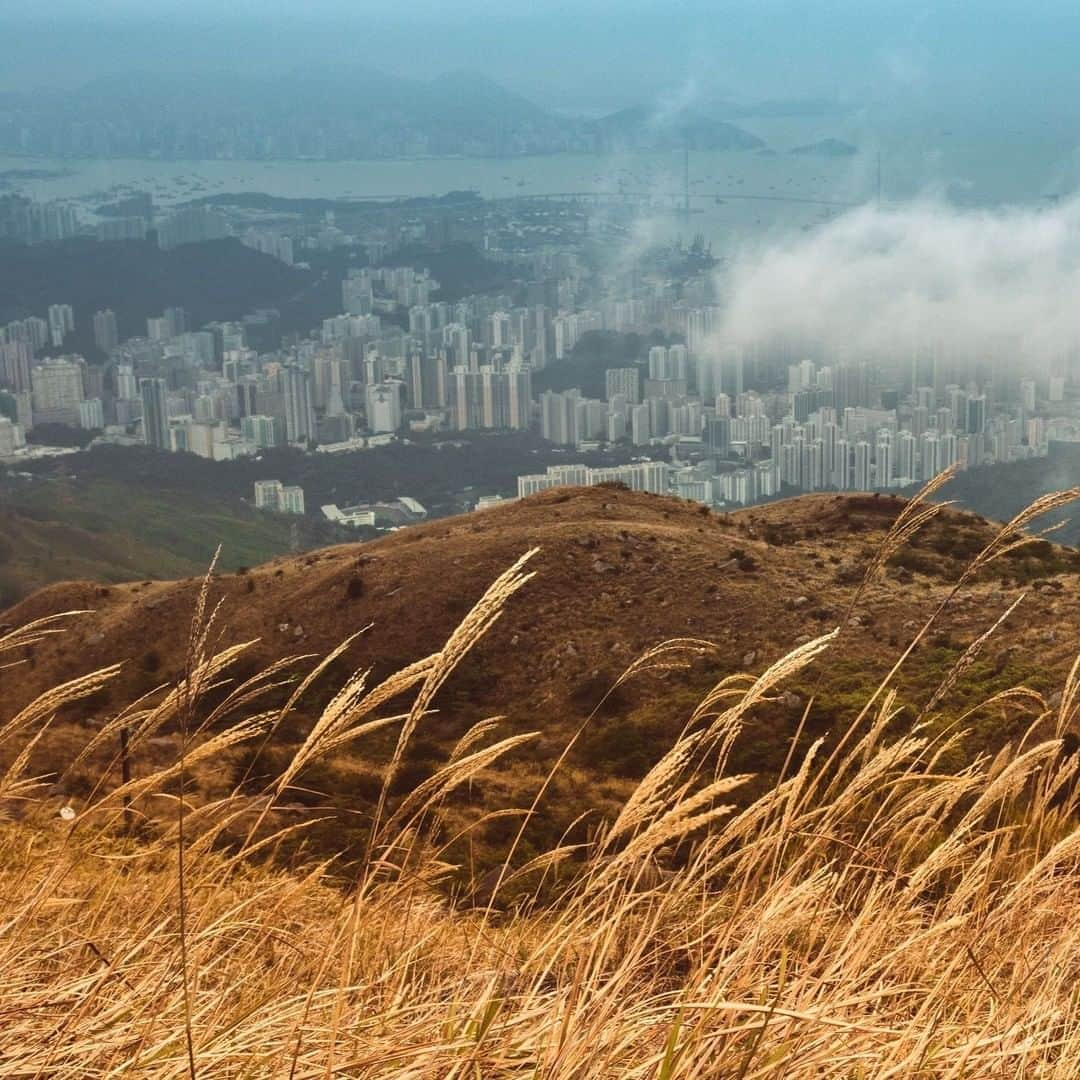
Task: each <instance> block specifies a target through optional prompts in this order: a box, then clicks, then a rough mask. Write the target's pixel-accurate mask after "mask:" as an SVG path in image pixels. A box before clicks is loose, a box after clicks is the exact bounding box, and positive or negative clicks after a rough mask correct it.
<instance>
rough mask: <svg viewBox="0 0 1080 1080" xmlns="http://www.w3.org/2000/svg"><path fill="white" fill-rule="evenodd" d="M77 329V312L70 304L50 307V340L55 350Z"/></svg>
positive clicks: (51, 305)
mask: <svg viewBox="0 0 1080 1080" xmlns="http://www.w3.org/2000/svg"><path fill="white" fill-rule="evenodd" d="M74 329H75V311H74V309H73V308H72V306H71V305H70V304H50V305H49V339H50V340H51V342H52V344H53V346H54V347H55V348H59V347H60V346H61V345H63V344H64V338H65V337H67V335H68V334H70V333H71V332H72V331H73V330H74Z"/></svg>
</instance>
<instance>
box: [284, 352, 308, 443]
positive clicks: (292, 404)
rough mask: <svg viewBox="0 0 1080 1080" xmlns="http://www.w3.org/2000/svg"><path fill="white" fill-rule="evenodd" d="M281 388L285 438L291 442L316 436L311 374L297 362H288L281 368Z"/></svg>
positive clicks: (302, 440)
mask: <svg viewBox="0 0 1080 1080" xmlns="http://www.w3.org/2000/svg"><path fill="white" fill-rule="evenodd" d="M281 389H282V395H283V397H284V404H285V438H286V439H287V440H288V441H289V442H291V443H298V442H305V441H307V440H308V439H312V438H314V436H315V409H314V408H313V406H312V404H311V376H310V375H309V374H308V372H306V371H305V370H304V369H303V368H300V367H297V366H296V365H295V364H286V365H285V366H284V367H283V368H282V369H281Z"/></svg>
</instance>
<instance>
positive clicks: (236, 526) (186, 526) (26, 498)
mask: <svg viewBox="0 0 1080 1080" xmlns="http://www.w3.org/2000/svg"><path fill="white" fill-rule="evenodd" d="M0 495H2V497H3V503H2V505H0V608H2V607H5V606H8V605H10V604H13V603H15V602H16V601H17V600H20V599H22V598H23V597H25V596H27V595H28V594H29V593H31V592H33V591H34V590H36V589H40V588H42V587H43V586H45V585H51V584H52V583H54V582H56V581H64V580H72V579H76V580H77V579H89V580H93V581H99V582H101V583H103V584H110V583H115V582H121V581H135V580H142V579H145V578H150V577H160V576H162V575H167V576H175V577H183V576H188V575H192V574H198V573H201V572H202V571H204V570H205V568H206V567H207V566H208V565H209V563H210V560H211V559H212V558H213V556H214V551H215V549H216V547H217V545H218V544H219V543H220V544H222V545H223V548H224V553H223V562H222V568H223V569H236V568H237V567H240V566H245V565H253V564H256V563H260V562H264V561H265V560H266V559H269V558H272V557H273V556H275V555H280V554H282V553H284V552H287V551H289V550H290V545H291V541H292V534H291V525H290V520H289V519H288V518H285V517H280V516H275V515H271V514H264V513H259V512H256V511H254V510H251V509H249V508H247V507H244V506H242V505H240V504H239V503H236V502H232V501H229V500H226V499H221V498H215V497H214V496H212V495H202V496H200V495H197V494H195V493H188V494H187V495H185V496H182V497H178V496H176V495H175V494H172V493H169V494H166V493H158V494H155V493H153V492H151V491H149V490H147V489H145V488H138V487H135V486H132V485H128V484H122V483H117V482H110V481H108V480H103V479H97V480H90V481H85V480H79V481H73V480H72V479H70V478H67V477H64V476H63V475H58V476H57V477H55V478H53V479H51V480H47V481H40V482H38V483H35V484H33V485H20V484H18V483H15V482H6V483H5V482H2V481H0ZM309 533H310V529H309V528H304V529H302V530H301V532H300V533H299V538H300V539H301V540H302V541H307V542H310V540H311V536H310V535H309Z"/></svg>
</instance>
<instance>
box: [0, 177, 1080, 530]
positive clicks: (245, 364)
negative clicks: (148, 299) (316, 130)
mask: <svg viewBox="0 0 1080 1080" xmlns="http://www.w3.org/2000/svg"><path fill="white" fill-rule="evenodd" d="M643 212H645V211H644V210H643V208H642V207H641V206H637V205H634V204H632V203H625V202H624V203H621V204H617V205H614V206H611V205H608V206H598V205H596V204H595V203H594V205H591V206H590V205H588V204H585V203H583V202H582V201H580V200H578V201H575V200H551V199H548V200H539V199H529V198H527V197H522V198H521V199H518V200H514V201H511V202H503V203H499V202H495V201H491V202H488V201H485V200H481V199H479V198H477V197H476V196H474V195H471V194H469V193H465V194H464V195H462V196H460V197H459V198H458V199H455V200H443V201H442V202H441V203H440V201H439V200H434V201H431V202H429V203H425V204H422V205H419V206H416V205H409V206H405V207H401V206H391V207H384V208H382V209H381V210H380V209H379V208H376V209H375V212H374V213H373V212H372V208H371V207H365V208H363V211H362V212H357V213H356V214H355V215H353V216H352V217H349V215H348V209H347V208H346V209H345V212H344V217H343V216H342V215H341V214H336V213H335V211H333V210H325V209H323V210H320V211H319V212H317V213H312V212H310V209H307V210H306V211H305V212H299V213H298V212H282V211H281V210H280V208H278V212H277V213H273V212H268V211H267V210H266V209H265V208H260V209H258V210H256V211H252V210H251V208H250V207H244V206H235V205H233V206H230V205H222V206H213V205H207V204H205V203H201V202H198V201H195V202H191V203H189V204H185V205H184V206H182V207H179V208H176V209H171V210H168V211H165V212H157V213H155V207H154V202H153V199H152V197H151V195H150V194H148V193H145V192H142V193H140V192H122V193H120V194H119V196H118V197H117V198H116V201H115V202H114V203H113V204H111V205H110V206H109V207H108V208H107V213H104V214H101V215H99V219H98V220H97V222H96V223H85V222H83V221H82V220H81V218H80V215H79V213H78V212H77V211H76V210H75V209H73V208H72V207H71V206H70V205H68V204H48V203H45V204H42V203H36V202H34V201H32V200H29V199H25V198H20V197H14V196H9V197H7V198H6V199H3V200H0V224H2V225H3V227H4V229H6V232H7V235H8V236H9V237H10V238H12V239H16V240H19V241H21V242H23V243H35V242H37V243H47V242H49V241H55V240H61V239H65V238H67V237H70V236H79V235H81V236H84V237H87V238H89V239H90V240H92V241H96V242H99V243H114V242H127V243H132V244H141V245H145V244H152V245H156V247H157V248H158V249H160V250H163V251H173V250H175V249H177V248H182V247H184V246H185V245H199V244H206V243H208V242H215V241H218V242H220V241H224V240H228V239H230V238H231V239H232V242H235V241H237V240H238V241H239V242H240V243H241V244H243V245H244V246H245V247H247V248H249V249H252V250H254V251H257V252H259V253H260V254H261V255H263V256H265V257H266V258H268V259H273V260H275V261H276V262H278V263H282V264H285V265H287V266H289V267H296V266H300V267H305V266H308V265H309V263H308V262H307V260H309V259H311V258H313V257H315V256H316V255H319V254H323V255H325V254H326V253H335V252H336V253H338V254H341V253H344V254H345V255H346V257H347V261H344V262H341V263H340V264H339V265H340V267H341V270H340V276H339V279H338V281H337V285H336V287H335V288H336V293H337V296H338V297H339V310H338V311H337V312H335V313H334V314H332V315H329V316H327V317H324V318H323V319H322V321H321V324H320V325H318V326H314V327H312V328H311V329H310V331H309V332H307V333H301V332H286V331H285V330H284V329H283V328H282V326H281V317H280V313H279V312H278V311H277V310H275V309H272V308H271V309H267V308H263V309H257V310H253V311H248V312H241V311H238V312H237V313H236V318H234V319H231V320H219V321H213V322H209V323H203V324H198V323H197V322H196V321H195V320H194V319H193V318H192V316H191V315H190V314H189V313H188V312H187V311H185V309H184V308H183V307H181V306H179V305H177V306H171V307H166V308H165V309H164V310H162V311H160V312H159V313H155V314H153V315H150V316H149V317H147V318H146V319H145V326H140V327H138V328H137V332H135V333H131V332H130V331H131V329H132V328H131V327H130V326H129V327H126V328H122V327H121V325H120V324H119V321H118V318H117V315H116V313H115V311H114V310H113V309H111V308H109V307H105V308H100V309H98V310H95V311H93V312H90V313H85V314H84V313H79V315H78V316H77V314H76V311H75V309H74V308H73V306H72V304H70V303H68V302H67V298H66V297H64V296H56V297H55V300H54V302H52V303H50V304H48V306H47V308H46V309H45V310H42V311H40V312H34V313H27V314H26V315H25V316H24V317H23V318H19V319H15V320H13V321H10V322H8V323H7V324H6V325H2V326H0V461H3V462H5V463H7V464H9V465H10V464H17V463H18V462H20V461H26V460H32V459H33V458H35V457H38V456H42V455H49V454H56V453H61V452H63V450H64V448H65V446H66V447H70V446H72V445H77V446H86V445H89V446H91V447H93V446H100V445H115V446H119V447H124V446H135V445H145V446H147V447H152V448H154V449H156V450H159V451H161V452H163V453H187V454H193V455H197V456H199V457H201V458H204V459H209V460H212V461H219V462H220V461H229V460H236V459H240V458H253V457H257V456H258V455H260V454H261V453H262V452H263V451H265V450H267V449H269V448H274V447H282V446H291V447H295V448H298V449H300V450H302V451H304V452H306V453H310V454H312V455H340V454H352V453H364V452H365V451H367V450H370V449H372V448H374V447H377V446H386V445H388V444H394V443H399V442H406V443H407V442H409V441H410V440H417V439H432V438H440V437H443V438H445V437H452V436H453V435H454V434H455V433H466V432H487V433H500V432H531V433H533V434H534V435H535V436H537V437H538V438H539V439H540V440H541V441H542V442H543V443H544V444H546V445H548V446H549V447H551V448H553V449H555V450H557V451H559V452H562V453H564V454H565V455H566V458H565V462H559V463H556V464H552V465H549V466H548V467H547V470H546V471H545V472H538V473H525V474H522V475H520V476H519V477H518V479H517V485H516V490H513V489H506V490H502V491H497V492H486V493H481V494H479V495H478V496H477V497H476V499H475V500H474V505H476V506H479V507H484V506H487V505H491V504H492V503H495V502H499V501H502V500H505V499H512V498H516V497H522V496H526V495H529V494H532V493H534V492H536V491H540V490H543V489H545V488H548V487H553V486H559V485H566V484H575V485H578V484H586V485H588V484H600V483H612V482H618V483H623V484H626V485H627V486H628V487H630V488H632V489H634V490H642V491H649V492H654V493H670V494H674V495H677V496H679V497H681V498H683V499H689V500H693V501H696V502H699V503H702V504H705V505H708V506H716V507H721V508H722V507H725V506H745V505H748V504H752V503H755V502H759V501H762V500H767V499H770V498H773V497H776V496H779V495H781V494H791V493H795V492H799V491H807V492H809V491H822V490H837V491H900V490H903V489H907V488H910V487H911V486H912V485H917V484H919V483H921V482H924V481H926V480H928V479H930V478H932V477H933V476H935V475H937V474H938V473H939V472H940V471H942V470H943V469H945V468H948V467H950V466H958V467H959V468H960V469H962V470H967V469H976V468H983V467H992V466H994V465H996V464H1002V463H1009V462H1016V461H1020V460H1024V459H1026V458H1032V457H1042V456H1046V455H1048V454H1050V453H1051V452H1052V448H1053V447H1054V446H1055V445H1056V444H1070V445H1071V444H1074V443H1075V441H1076V440H1077V439H1078V438H1080V402H1078V401H1077V400H1076V398H1075V396H1074V390H1073V388H1071V387H1069V386H1068V384H1067V377H1068V362H1069V359H1068V357H1067V356H1063V357H1062V358H1061V360H1060V362H1059V363H1058V364H1057V366H1056V367H1055V366H1053V365H1051V367H1050V369H1049V370H1048V371H1047V372H1046V375H1045V377H1035V376H1032V375H1027V376H1020V375H1016V374H1014V373H1013V372H1014V370H1015V369H1014V368H1011V367H1010V365H1009V364H1008V363H1007V362H1006V359H1007V358H1004V357H991V358H988V359H985V361H980V362H976V363H975V364H972V363H971V362H970V358H968V357H963V358H961V357H958V356H954V355H951V354H950V353H949V351H948V350H947V349H946V348H945V347H944V346H942V345H941V343H939V342H934V341H926V340H918V339H913V340H912V341H911V342H909V343H906V345H899V344H898V352H897V355H896V356H895V357H892V358H890V359H889V361H886V360H883V359H882V358H872V359H871V358H864V357H860V356H858V355H856V354H855V353H854V352H853V350H851V349H848V348H845V347H844V346H843V344H842V343H838V345H837V347H836V349H835V350H834V351H832V352H831V353H830V352H827V351H823V350H820V349H818V350H809V349H807V350H802V349H801V348H800V347H799V344H798V343H787V344H783V343H782V344H781V345H779V346H778V345H777V344H776V343H775V342H772V343H764V342H756V341H730V340H725V339H724V337H723V319H722V308H721V301H722V296H721V295H720V289H721V286H720V285H719V284H718V281H719V278H718V275H717V272H716V264H717V261H718V260H716V259H715V258H713V257H712V255H711V253H710V251H709V249H708V245H707V244H706V243H705V242H704V241H703V240H702V238H701V237H696V238H694V240H693V241H692V242H691V243H689V244H687V243H685V242H684V241H681V240H680V241H676V242H671V243H667V244H657V245H654V246H653V247H652V248H651V249H649V250H648V251H647V252H645V253H643V254H642V257H641V258H639V259H637V260H635V261H633V262H628V261H626V260H619V259H618V258H616V259H614V260H612V259H607V260H604V259H598V258H597V257H596V252H597V251H601V252H605V251H607V252H609V251H612V250H615V251H618V250H619V247H620V245H622V244H625V243H626V237H627V236H628V235H630V234H631V233H632V231H633V229H634V224H635V221H636V220H638V219H639V216H640V215H641V214H642V213H643ZM648 212H651V213H655V212H657V211H656V209H655V208H648ZM685 223H686V224H688V225H690V224H692V222H691V221H690V219H689V217H687V218H686V219H685ZM463 242H467V243H471V244H472V245H473V246H474V247H475V249H476V250H478V251H479V252H481V253H482V257H483V259H484V260H485V261H486V262H487V263H488V264H491V265H493V266H497V267H499V268H500V272H499V273H498V274H497V278H498V283H499V284H498V287H497V288H496V289H494V290H493V291H489V292H474V293H470V294H467V295H461V296H460V298H458V299H456V300H447V299H444V296H445V295H447V290H446V285H447V284H450V283H448V282H444V281H440V280H438V279H436V278H435V277H434V276H433V274H432V272H431V271H430V270H429V269H428V268H427V267H426V266H425V265H423V263H424V260H423V258H422V257H420V258H416V257H414V255H413V254H411V253H413V252H415V250H416V249H417V246H418V245H419V246H420V249H421V250H422V251H429V252H437V251H439V250H440V249H445V248H446V247H447V246H448V245H452V244H457V245H459V246H460V244H461V243H463ZM348 260H354V261H355V262H356V263H358V265H350V264H349V262H348ZM453 291H456V292H458V293H460V291H461V290H460V289H456V290H452V292H453ZM80 321H88V322H89V325H88V326H86V325H79V324H80ZM80 341H81V342H92V348H86V349H85V350H84V351H85V353H90V354H91V355H84V353H83V352H79V351H77V350H76V349H74V348H71V345H72V343H73V342H80ZM808 353H809V355H808ZM1067 391H1069V392H1067ZM58 429H59V430H62V429H70V430H72V431H75V432H80V433H84V435H83V437H82V438H81V439H76V440H75V441H74V442H72V441H70V440H59V442H60V444H61V445H59V446H54V445H51V441H50V437H55V435H56V432H57V431H58ZM616 451H617V452H618V454H617V458H618V459H617V460H616V458H615V457H612V459H611V461H610V463H609V462H608V461H606V460H605V455H610V454H612V453H613V452H616ZM495 452H497V450H496V451H495ZM575 453H577V454H584V453H588V454H590V455H591V462H592V463H591V464H585V463H583V462H580V461H574V460H573V455H574V454H575ZM252 497H253V500H254V504H255V505H256V506H257V507H259V508H261V509H266V510H271V511H277V512H282V513H293V514H305V513H316V514H317V513H320V512H321V513H322V514H323V516H324V517H325V518H326V519H327V520H330V521H332V522H334V523H337V524H346V525H348V524H373V523H374V522H375V521H376V520H377V518H376V515H375V514H374V513H373V512H372V511H371V509H370V508H369V507H363V506H362V507H360V508H355V507H354V508H348V507H346V508H344V509H343V508H341V507H339V506H337V505H336V504H326V505H323V506H307V505H306V504H305V500H304V492H303V490H302V489H301V488H299V487H297V486H296V485H288V484H286V485H282V484H281V482H280V481H279V480H277V479H276V478H275V477H273V476H267V477H266V478H265V480H264V481H260V482H258V483H257V484H256V490H255V491H254V492H253V493H252ZM410 501H411V503H412V505H411V506H399V507H398V512H397V514H396V516H395V515H394V514H391V515H390V518H389V520H390V521H396V522H401V521H411V520H417V519H418V518H419V517H422V516H423V514H424V512H425V511H424V508H423V507H422V506H421V505H420V503H419V502H417V501H416V500H415V499H412V500H410Z"/></svg>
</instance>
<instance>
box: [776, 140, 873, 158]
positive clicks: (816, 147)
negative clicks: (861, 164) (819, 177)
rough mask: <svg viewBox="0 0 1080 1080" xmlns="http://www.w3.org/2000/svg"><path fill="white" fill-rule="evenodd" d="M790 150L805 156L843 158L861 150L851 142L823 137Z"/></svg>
mask: <svg viewBox="0 0 1080 1080" xmlns="http://www.w3.org/2000/svg"><path fill="white" fill-rule="evenodd" d="M790 152H791V153H792V154H800V155H802V156H803V157H828V158H842V157H852V156H853V155H855V154H857V153H858V152H859V148H858V147H857V146H852V145H851V143H846V142H842V141H841V140H840V139H822V140H821V141H820V142H815V143H808V144H807V145H806V146H796V147H795V149H794V150H792V151H790Z"/></svg>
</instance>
